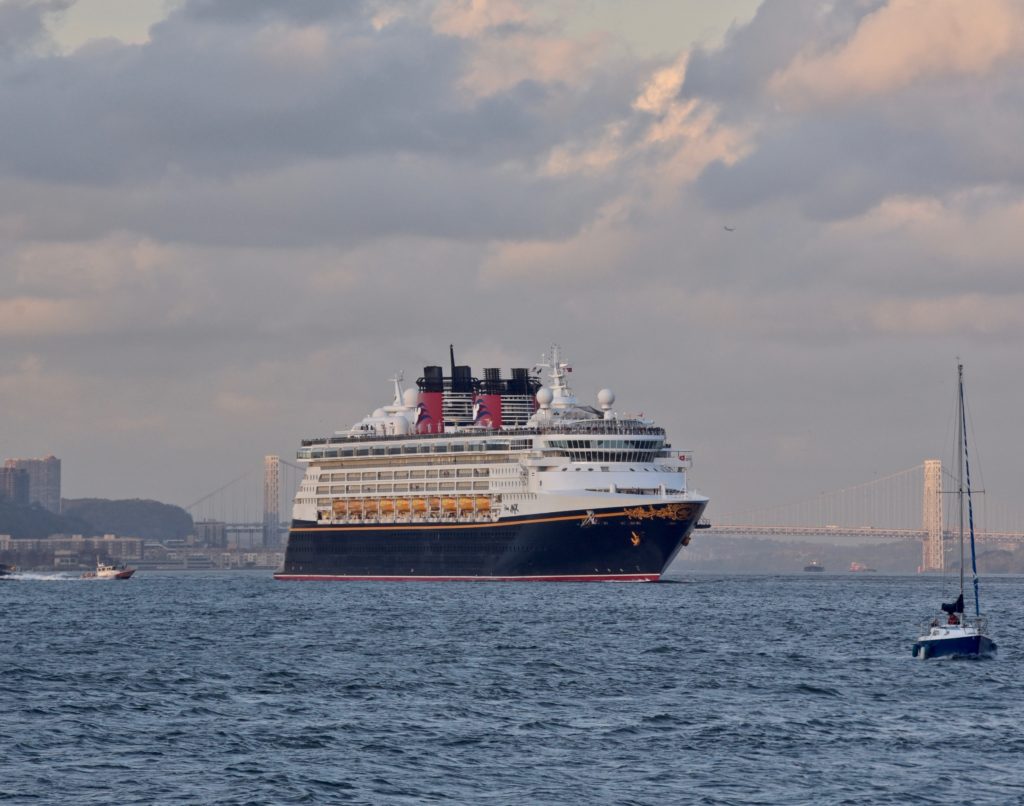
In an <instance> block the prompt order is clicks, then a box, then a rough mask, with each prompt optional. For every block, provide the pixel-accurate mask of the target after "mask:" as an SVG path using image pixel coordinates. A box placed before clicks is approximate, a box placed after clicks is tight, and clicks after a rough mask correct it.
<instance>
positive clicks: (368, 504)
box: [363, 498, 380, 515]
mask: <svg viewBox="0 0 1024 806" xmlns="http://www.w3.org/2000/svg"><path fill="white" fill-rule="evenodd" d="M379 511H380V502H379V501H377V500H376V499H375V498H366V499H364V500H363V514H364V515H376V514H377V513H378V512H379Z"/></svg>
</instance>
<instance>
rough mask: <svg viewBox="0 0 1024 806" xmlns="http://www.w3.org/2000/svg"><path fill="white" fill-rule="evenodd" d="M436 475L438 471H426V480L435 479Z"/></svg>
mask: <svg viewBox="0 0 1024 806" xmlns="http://www.w3.org/2000/svg"><path fill="white" fill-rule="evenodd" d="M437 473H438V471H436V470H434V469H433V468H431V469H430V470H428V471H427V478H428V479H436V478H437Z"/></svg>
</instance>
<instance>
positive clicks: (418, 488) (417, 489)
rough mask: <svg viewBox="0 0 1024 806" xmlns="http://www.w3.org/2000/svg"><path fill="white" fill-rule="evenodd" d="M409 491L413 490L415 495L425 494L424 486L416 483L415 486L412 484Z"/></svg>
mask: <svg viewBox="0 0 1024 806" xmlns="http://www.w3.org/2000/svg"><path fill="white" fill-rule="evenodd" d="M409 489H410V490H412V492H414V493H421V492H423V485H422V484H415V483H414V484H410V485H409Z"/></svg>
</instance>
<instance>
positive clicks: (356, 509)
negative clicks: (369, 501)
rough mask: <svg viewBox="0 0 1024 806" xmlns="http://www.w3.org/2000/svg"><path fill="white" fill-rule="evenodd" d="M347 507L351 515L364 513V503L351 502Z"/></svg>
mask: <svg viewBox="0 0 1024 806" xmlns="http://www.w3.org/2000/svg"><path fill="white" fill-rule="evenodd" d="M347 506H348V514H349V515H358V514H359V513H360V512H362V511H363V502H362V501H349V502H348V505H347Z"/></svg>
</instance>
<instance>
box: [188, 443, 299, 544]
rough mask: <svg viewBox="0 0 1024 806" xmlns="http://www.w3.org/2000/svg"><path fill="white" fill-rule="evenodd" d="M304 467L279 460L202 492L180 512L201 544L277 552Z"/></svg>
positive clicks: (274, 458)
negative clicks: (186, 516)
mask: <svg viewBox="0 0 1024 806" xmlns="http://www.w3.org/2000/svg"><path fill="white" fill-rule="evenodd" d="M305 472H306V468H304V467H301V466H299V465H295V464H292V463H291V462H288V461H286V460H284V459H282V458H281V457H279V456H265V457H264V458H263V464H262V465H261V466H253V467H251V468H249V469H248V470H247V471H245V472H244V473H242V474H241V475H239V476H237V477H236V478H233V479H231V481H228V482H226V483H225V484H222V485H221V486H220V487H218V488H217V489H216V490H213V491H212V492H209V493H207V494H206V495H204V496H203V497H202V498H200V499H199V500H198V501H194V502H193V503H191V504H189V505H188V506H187V507H185V509H187V510H188V513H189V514H190V515H191V516H192V520H193V522H194V523H195V529H196V536H197V537H199V538H200V542H202V543H205V544H207V545H228V544H231V545H235V546H239V547H245V548H278V547H279V546H281V545H283V540H282V536H283V534H284V533H285V532H286V531H287V530H288V525H289V522H290V521H291V507H292V499H293V498H294V497H295V491H296V490H298V489H299V484H300V482H301V481H302V477H303V475H304V474H305Z"/></svg>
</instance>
